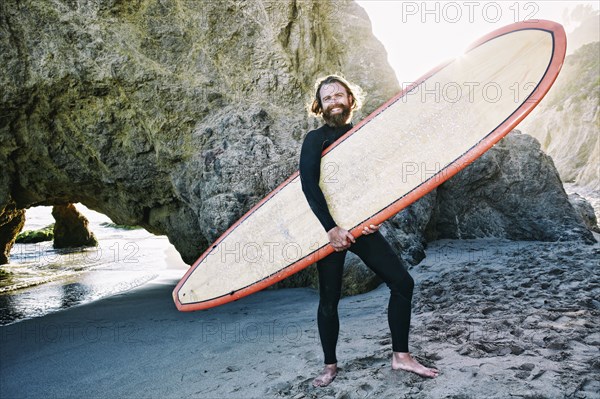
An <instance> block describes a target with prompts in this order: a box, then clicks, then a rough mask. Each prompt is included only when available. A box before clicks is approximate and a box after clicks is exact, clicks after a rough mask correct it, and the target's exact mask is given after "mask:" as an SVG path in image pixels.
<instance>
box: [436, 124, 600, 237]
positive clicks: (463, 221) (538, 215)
mask: <svg viewBox="0 0 600 399" xmlns="http://www.w3.org/2000/svg"><path fill="white" fill-rule="evenodd" d="M484 237H502V238H508V239H511V240H541V241H567V240H581V239H583V240H585V241H587V242H590V243H591V242H595V241H594V238H593V235H592V234H591V233H590V232H589V230H587V228H586V227H585V225H584V224H583V223H582V221H581V219H580V217H579V216H578V214H577V213H576V212H575V210H574V209H573V206H572V205H571V203H570V202H569V199H568V196H567V194H566V193H565V190H564V188H563V186H562V182H561V181H560V178H559V176H558V173H557V172H556V168H555V167H554V164H553V162H552V159H551V158H550V157H549V156H547V155H546V154H544V153H543V152H542V151H541V149H540V144H539V143H538V142H537V140H535V139H534V138H533V137H531V136H529V135H525V134H520V132H519V131H513V132H511V133H510V134H509V135H508V136H506V137H505V138H504V139H502V140H501V141H500V142H499V143H498V144H497V145H495V146H494V147H493V148H492V149H490V151H488V152H486V153H485V154H484V155H483V156H482V157H481V158H479V159H478V160H477V161H476V162H474V163H473V164H471V165H470V166H468V167H467V168H465V170H464V171H462V172H461V173H459V174H457V175H456V176H454V177H453V178H452V179H450V180H449V181H448V182H446V183H444V184H442V185H441V186H440V187H439V188H438V189H437V203H436V206H435V210H434V213H433V216H432V218H431V220H430V221H429V224H428V227H427V238H428V239H429V240H431V239H437V238H484Z"/></svg>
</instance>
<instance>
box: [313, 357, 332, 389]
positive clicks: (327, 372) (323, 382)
mask: <svg viewBox="0 0 600 399" xmlns="http://www.w3.org/2000/svg"><path fill="white" fill-rule="evenodd" d="M336 375H337V363H335V364H326V365H325V368H324V369H323V371H321V374H319V375H318V376H317V377H316V378H315V379H314V380H313V383H312V384H313V386H315V387H326V386H327V385H329V384H331V382H332V381H333V380H335V376H336Z"/></svg>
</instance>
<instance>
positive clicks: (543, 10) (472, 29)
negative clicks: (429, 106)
mask: <svg viewBox="0 0 600 399" xmlns="http://www.w3.org/2000/svg"><path fill="white" fill-rule="evenodd" d="M358 4H360V6H361V7H363V8H364V9H365V10H366V11H367V13H368V14H369V18H370V19H371V23H372V26H373V33H374V34H375V36H376V37H377V38H378V39H379V40H380V41H381V42H382V43H383V45H384V47H385V49H386V51H387V53H388V61H389V63H390V65H391V66H392V68H394V71H395V72H396V76H397V78H398V82H399V83H400V84H401V85H402V84H403V83H405V82H412V81H414V80H416V79H418V78H419V77H420V76H422V75H424V74H425V73H427V72H428V71H429V70H431V69H432V68H434V67H436V66H437V65H439V64H440V63H442V62H443V61H445V60H448V59H451V58H454V57H457V56H459V55H460V54H461V53H462V52H463V51H464V50H465V49H466V48H467V47H468V46H469V44H470V43H472V42H474V41H475V40H477V39H478V38H480V37H481V36H483V35H485V34H487V33H489V32H491V31H493V30H496V29H498V28H500V27H502V26H505V25H508V24H511V23H514V22H518V21H523V20H530V19H549V20H553V21H556V22H559V23H561V24H562V25H563V26H564V28H565V31H566V32H567V37H568V34H569V32H571V31H572V30H573V29H574V28H576V27H577V26H578V25H579V21H578V20H577V12H575V13H573V11H574V10H575V9H576V7H578V6H579V10H581V9H582V8H581V6H591V7H592V8H593V9H594V10H598V8H599V4H600V1H598V0H596V1H572V0H571V1H514V0H505V1H469V0H467V1H398V0H363V1H358Z"/></svg>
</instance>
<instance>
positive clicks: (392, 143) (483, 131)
mask: <svg viewBox="0 0 600 399" xmlns="http://www.w3.org/2000/svg"><path fill="white" fill-rule="evenodd" d="M565 51H566V36H565V32H564V29H563V27H562V26H561V25H560V24H557V23H555V22H552V21H545V20H530V21H524V22H518V23H514V24H511V25H508V26H505V27H503V28H500V29H498V30H495V31H493V32H491V33H489V34H487V35H486V36H484V37H482V38H481V39H479V40H477V41H476V42H474V43H473V44H472V45H471V46H470V47H469V48H468V49H467V50H466V51H465V52H464V53H463V54H462V55H460V56H459V57H456V58H455V59H452V60H449V61H446V62H444V63H442V64H441V65H439V66H438V67H437V68H434V69H433V70H432V71H430V72H429V73H427V74H425V75H423V77H421V78H420V79H418V80H417V81H415V82H414V83H413V84H411V85H409V86H407V87H406V88H404V89H403V90H402V91H401V92H400V93H398V94H397V95H396V96H395V97H393V98H392V99H390V100H389V101H388V102H386V103H385V104H383V105H382V106H381V107H379V108H378V109H377V110H375V111H374V112H373V113H371V114H370V115H369V116H368V117H366V118H365V119H363V120H362V121H361V122H360V123H358V124H357V125H356V126H355V127H354V128H352V129H351V130H350V131H349V132H347V133H346V134H345V135H343V136H342V137H340V138H339V139H338V140H337V141H336V142H335V143H333V144H332V145H331V146H329V147H328V148H327V149H326V150H325V151H324V152H323V155H322V159H321V180H320V187H321V188H322V190H323V193H324V194H325V198H326V200H327V204H328V206H329V208H330V212H331V215H332V216H333V219H334V220H335V221H336V223H337V224H338V225H339V226H341V227H343V228H345V229H347V230H349V231H350V232H351V233H352V235H354V237H359V236H360V235H361V231H362V227H363V226H364V225H369V224H380V223H382V222H383V221H385V220H386V219H389V218H390V217H392V216H393V215H395V214H396V213H398V212H399V211H401V210H402V209H404V208H405V207H407V206H408V205H410V204H411V203H413V202H415V201H416V200H418V199H419V198H421V197H422V196H424V195H425V194H427V193H429V192H430V191H431V190H433V189H434V188H435V187H437V186H439V185H440V184H441V183H443V182H444V181H446V180H448V179H449V178H450V177H452V176H454V175H455V174H456V173H458V172H459V171H460V170H462V169H464V168H465V167H466V166H467V165H469V164H470V163H472V162H473V161H474V160H475V159H477V158H478V157H479V156H481V155H482V154H483V153H484V152H485V151H487V150H488V149H489V148H491V147H492V146H493V145H494V144H495V143H497V142H498V141H499V140H500V139H501V138H502V137H504V136H505V135H506V134H508V132H510V131H511V130H512V129H513V128H514V127H515V126H516V125H517V124H518V123H519V122H520V121H521V120H523V118H525V117H526V116H527V115H528V114H529V113H530V112H531V110H532V109H533V108H534V107H535V106H536V105H537V104H538V103H539V102H540V101H541V100H542V98H543V97H544V95H545V94H546V93H547V92H548V90H549V89H550V87H551V86H552V84H553V83H554V81H555V79H556V77H557V75H558V73H559V72H560V69H561V67H562V64H563V61H564V57H565ZM357 83H359V84H360V82H357ZM332 252H333V248H332V247H331V246H330V245H329V241H328V238H327V233H326V232H325V231H324V229H323V227H322V226H321V224H320V223H319V221H318V220H317V218H316V216H315V215H314V214H313V212H312V211H311V209H310V207H309V206H308V203H307V201H306V199H305V196H304V194H303V192H302V187H301V183H300V177H299V175H298V172H296V173H294V174H293V175H292V176H290V177H289V178H288V179H287V180H286V181H284V182H283V183H282V184H281V185H279V186H278V187H277V188H276V189H275V190H273V191H272V192H271V193H269V194H268V195H267V196H266V197H265V198H264V199H262V200H261V201H260V202H259V203H258V204H256V205H255V206H254V207H253V208H252V209H250V210H249V211H248V212H247V213H246V214H245V215H244V216H243V217H241V218H240V219H239V220H238V221H237V222H236V223H234V224H233V225H232V226H231V227H230V228H229V229H227V231H225V232H224V233H223V234H222V235H221V236H220V237H219V238H218V239H217V240H216V241H215V242H214V243H213V244H212V245H210V246H209V247H208V248H207V249H206V251H205V252H204V253H203V254H202V256H200V258H198V260H197V261H196V262H194V264H193V265H192V266H191V267H190V269H189V270H188V271H187V273H186V274H185V275H184V276H183V278H182V279H181V281H180V282H179V283H178V284H177V286H176V287H175V289H174V290H173V299H174V301H175V305H176V306H177V308H178V309H179V310H181V311H192V310H201V309H207V308H211V307H214V306H218V305H222V304H225V303H228V302H231V301H234V300H237V299H239V298H242V297H244V296H246V295H250V294H252V293H254V292H257V291H259V290H261V289H264V288H266V287H268V286H270V285H272V284H274V283H276V282H277V281H280V280H282V279H284V278H286V277H288V276H290V275H292V274H294V273H296V272H298V271H300V270H302V269H304V268H306V267H307V266H309V265H311V264H313V263H315V262H316V261H317V260H319V259H322V258H323V257H325V256H327V255H329V254H331V253H332Z"/></svg>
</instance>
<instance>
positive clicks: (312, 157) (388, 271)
mask: <svg viewBox="0 0 600 399" xmlns="http://www.w3.org/2000/svg"><path fill="white" fill-rule="evenodd" d="M351 128H352V125H351V124H349V125H346V126H343V127H339V128H332V127H329V126H328V125H324V126H322V127H320V128H319V129H316V130H312V131H310V132H309V133H308V134H307V135H306V138H305V139H304V143H303V144H302V151H301V153H300V179H301V181H302V190H303V191H304V195H305V196H306V199H307V201H308V204H309V205H310V208H311V209H312V210H313V212H314V213H315V215H316V216H317V218H318V219H319V221H320V222H321V224H322V225H323V228H324V229H325V231H329V230H331V229H332V228H333V227H335V226H336V223H335V221H334V220H333V218H332V217H331V214H330V213H329V208H328V207H327V202H326V200H325V197H324V195H323V192H322V191H321V188H320V187H319V177H320V170H321V169H320V167H321V153H322V152H323V150H324V149H325V148H327V147H328V146H329V145H331V144H332V143H333V142H334V141H335V140H337V139H338V138H339V137H341V136H342V135H343V134H344V133H346V132H347V131H348V130H350V129H351ZM342 227H349V226H342ZM349 250H350V251H352V252H353V253H355V254H356V255H358V256H359V257H360V259H362V261H363V262H365V264H366V265H367V266H368V267H369V268H370V269H371V270H373V271H374V272H375V273H376V274H377V275H378V276H379V277H380V278H381V279H382V280H383V281H384V282H385V283H386V284H387V286H388V287H389V288H390V301H389V305H388V323H389V326H390V331H391V333H392V350H393V351H394V352H408V330H409V327H410V314H411V301H412V293H413V286H414V281H413V279H412V277H411V276H410V274H408V272H407V271H406V268H405V267H404V265H403V263H402V260H401V259H400V258H399V257H398V256H397V255H396V253H395V252H394V250H393V249H392V247H391V246H390V245H389V244H388V242H387V241H386V240H385V238H384V237H383V236H382V235H381V233H379V232H376V233H373V234H368V235H364V236H361V237H359V238H358V239H357V240H356V243H354V244H352V245H351V246H350V248H349ZM345 257H346V251H342V252H334V253H332V254H331V255H329V256H327V257H325V258H324V259H322V260H320V261H318V262H317V269H318V271H319V294H320V300H319V310H318V314H317V324H318V326H319V336H320V338H321V345H322V346H323V352H324V355H325V364H333V363H337V358H336V354H335V348H336V345H337V339H338V334H339V319H338V312H337V307H338V302H339V300H340V294H341V289H342V274H343V271H344V259H345Z"/></svg>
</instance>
